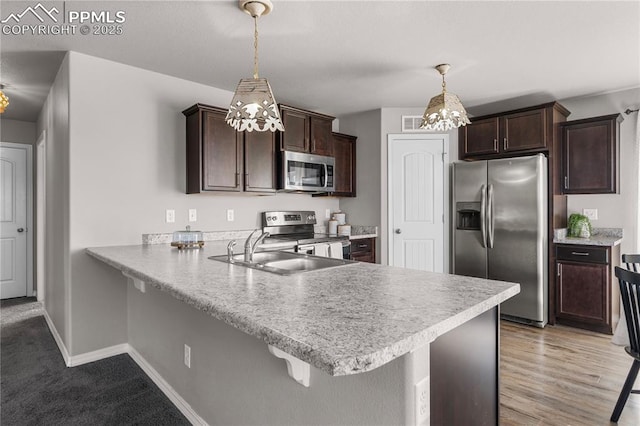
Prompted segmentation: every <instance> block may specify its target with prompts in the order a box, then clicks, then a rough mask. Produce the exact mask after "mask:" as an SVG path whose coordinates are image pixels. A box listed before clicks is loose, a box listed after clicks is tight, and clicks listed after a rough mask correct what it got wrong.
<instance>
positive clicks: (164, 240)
mask: <svg viewBox="0 0 640 426" xmlns="http://www.w3.org/2000/svg"><path fill="white" fill-rule="evenodd" d="M252 232H253V229H245V230H239V231H203V232H202V239H203V241H224V240H241V239H244V238H247V237H248V236H249V235H250V234H251V233H252ZM314 232H315V233H316V234H326V233H327V226H326V225H316V226H315V227H314ZM377 236H378V227H377V226H367V225H351V238H354V237H355V238H358V237H360V238H373V237H377ZM172 240H173V233H172V232H170V233H162V234H142V244H169V243H171V241H172Z"/></svg>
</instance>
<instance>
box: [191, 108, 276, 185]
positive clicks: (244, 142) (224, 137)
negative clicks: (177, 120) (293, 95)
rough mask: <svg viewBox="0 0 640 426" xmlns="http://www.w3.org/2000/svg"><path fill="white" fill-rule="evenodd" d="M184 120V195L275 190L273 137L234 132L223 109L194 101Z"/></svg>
mask: <svg viewBox="0 0 640 426" xmlns="http://www.w3.org/2000/svg"><path fill="white" fill-rule="evenodd" d="M183 114H184V115H185V116H186V120H187V137H186V145H187V158H186V160H187V164H186V165H187V194H195V193H199V192H207V191H231V192H241V191H246V192H260V193H264V192H267V193H275V192H276V162H275V152H276V136H275V134H274V133H273V132H236V131H235V130H234V129H233V128H232V127H231V126H229V125H228V124H227V123H226V121H225V117H226V115H227V110H225V109H222V108H217V107H212V106H209V105H203V104H195V105H193V106H192V107H190V108H188V109H186V110H185V111H183Z"/></svg>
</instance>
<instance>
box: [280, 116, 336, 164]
mask: <svg viewBox="0 0 640 426" xmlns="http://www.w3.org/2000/svg"><path fill="white" fill-rule="evenodd" d="M280 115H281V117H282V124H284V132H278V134H279V137H280V149H281V150H283V151H296V152H308V153H311V154H317V155H327V156H331V155H332V154H333V143H332V136H331V123H332V122H333V120H334V118H335V117H331V116H328V115H324V114H319V113H316V112H313V111H306V110H303V109H299V108H294V107H291V106H288V105H280Z"/></svg>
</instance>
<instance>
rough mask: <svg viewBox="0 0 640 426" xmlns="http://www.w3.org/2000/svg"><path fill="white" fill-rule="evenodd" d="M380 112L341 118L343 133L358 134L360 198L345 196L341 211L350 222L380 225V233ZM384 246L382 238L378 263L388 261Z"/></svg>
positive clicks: (342, 200) (357, 161)
mask: <svg viewBox="0 0 640 426" xmlns="http://www.w3.org/2000/svg"><path fill="white" fill-rule="evenodd" d="M380 113H381V111H380V110H373V111H366V112H362V113H358V114H350V115H346V116H343V117H340V132H341V133H346V134H348V135H353V136H357V137H358V140H357V141H356V197H355V198H341V199H340V210H342V211H343V212H345V213H346V214H347V221H348V222H349V223H352V224H354V225H368V226H377V227H378V232H380V229H381V226H382V204H381V198H380V197H381V196H382V194H381V192H380V182H381V181H382V176H381V173H382V168H381V166H380V165H381V164H382V163H381V161H382V160H381V157H380V155H381V149H380ZM380 246H381V243H380V238H378V241H377V244H376V260H377V262H378V263H386V258H384V259H383V258H381V251H380V249H381V248H380ZM381 261H383V262H381Z"/></svg>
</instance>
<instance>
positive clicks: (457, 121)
mask: <svg viewBox="0 0 640 426" xmlns="http://www.w3.org/2000/svg"><path fill="white" fill-rule="evenodd" d="M449 68H451V65H449V64H440V65H438V66H436V69H437V70H438V72H439V73H440V75H442V93H440V94H439V95H437V96H434V97H433V98H431V100H430V101H429V105H428V106H427V109H426V110H425V111H424V116H423V117H422V124H421V125H420V128H421V129H426V130H437V131H441V132H446V131H448V130H451V129H456V128H458V127H460V126H466V125H467V124H470V123H471V121H469V117H467V111H466V110H465V109H464V107H463V106H462V102H460V99H458V97H457V96H456V95H454V94H453V93H448V92H447V84H446V83H445V81H444V75H445V74H446V73H447V71H449Z"/></svg>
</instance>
